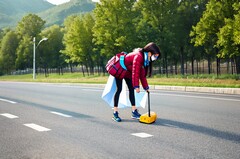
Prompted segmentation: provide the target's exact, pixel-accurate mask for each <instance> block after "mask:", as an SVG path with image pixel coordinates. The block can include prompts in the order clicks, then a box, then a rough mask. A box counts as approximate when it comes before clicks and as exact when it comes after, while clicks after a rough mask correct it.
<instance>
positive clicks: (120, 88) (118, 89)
mask: <svg viewBox="0 0 240 159" xmlns="http://www.w3.org/2000/svg"><path fill="white" fill-rule="evenodd" d="M115 80H116V85H117V90H116V92H115V95H114V112H116V111H118V101H119V96H120V93H121V91H122V80H121V79H118V78H115Z"/></svg>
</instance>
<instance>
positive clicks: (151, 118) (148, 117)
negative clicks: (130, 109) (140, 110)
mask: <svg viewBox="0 0 240 159" xmlns="http://www.w3.org/2000/svg"><path fill="white" fill-rule="evenodd" d="M147 93H148V112H147V113H145V114H143V115H141V116H140V119H139V122H141V123H146V124H151V123H154V122H155V121H156V120H157V114H156V113H155V112H151V111H150V92H147Z"/></svg>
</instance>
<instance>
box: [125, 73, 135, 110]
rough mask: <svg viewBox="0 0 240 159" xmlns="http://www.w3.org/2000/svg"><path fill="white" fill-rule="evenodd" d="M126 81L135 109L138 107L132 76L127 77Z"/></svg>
mask: <svg viewBox="0 0 240 159" xmlns="http://www.w3.org/2000/svg"><path fill="white" fill-rule="evenodd" d="M125 81H126V83H127V86H128V89H129V99H130V102H131V104H132V109H133V111H134V110H135V109H136V106H135V95H134V88H133V85H132V80H131V79H130V78H125Z"/></svg>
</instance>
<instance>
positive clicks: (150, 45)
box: [143, 42, 161, 77]
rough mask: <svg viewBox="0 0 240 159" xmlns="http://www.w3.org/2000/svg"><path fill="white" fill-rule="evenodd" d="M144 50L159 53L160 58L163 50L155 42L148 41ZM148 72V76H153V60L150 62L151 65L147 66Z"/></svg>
mask: <svg viewBox="0 0 240 159" xmlns="http://www.w3.org/2000/svg"><path fill="white" fill-rule="evenodd" d="M143 52H151V53H152V54H159V58H160V57H161V52H160V49H159V47H158V46H157V45H156V44H155V43H153V42H150V43H148V44H147V45H146V46H145V47H144V48H143ZM145 71H146V74H148V77H151V76H152V62H149V66H147V67H145Z"/></svg>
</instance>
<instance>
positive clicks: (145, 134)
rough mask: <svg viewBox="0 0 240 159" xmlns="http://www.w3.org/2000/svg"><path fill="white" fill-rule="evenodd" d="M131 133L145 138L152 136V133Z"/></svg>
mask: <svg viewBox="0 0 240 159" xmlns="http://www.w3.org/2000/svg"><path fill="white" fill-rule="evenodd" d="M131 135H133V136H137V137H141V138H147V137H152V136H153V135H151V134H147V133H133V134H131Z"/></svg>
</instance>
